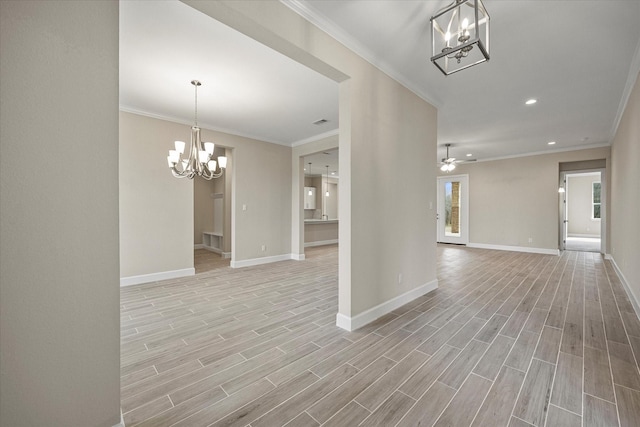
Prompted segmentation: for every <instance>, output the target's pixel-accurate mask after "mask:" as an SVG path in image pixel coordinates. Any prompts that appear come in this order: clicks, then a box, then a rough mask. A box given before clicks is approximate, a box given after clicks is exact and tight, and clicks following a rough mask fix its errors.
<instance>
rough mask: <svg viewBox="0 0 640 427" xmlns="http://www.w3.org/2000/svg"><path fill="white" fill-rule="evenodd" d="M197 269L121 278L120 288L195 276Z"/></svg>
mask: <svg viewBox="0 0 640 427" xmlns="http://www.w3.org/2000/svg"><path fill="white" fill-rule="evenodd" d="M194 274H196V269H195V268H183V269H182V270H171V271H161V272H159V273H151V274H141V275H140V276H129V277H121V278H120V286H131V285H139V284H140V283H149V282H157V281H159V280H167V279H177V278H179V277H186V276H193V275H194Z"/></svg>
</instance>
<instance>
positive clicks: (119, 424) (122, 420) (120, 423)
mask: <svg viewBox="0 0 640 427" xmlns="http://www.w3.org/2000/svg"><path fill="white" fill-rule="evenodd" d="M113 427H126V426H125V425H124V417H123V416H122V409H120V422H119V423H118V424H116V425H114V426H113Z"/></svg>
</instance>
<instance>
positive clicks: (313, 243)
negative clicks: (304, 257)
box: [304, 239, 338, 248]
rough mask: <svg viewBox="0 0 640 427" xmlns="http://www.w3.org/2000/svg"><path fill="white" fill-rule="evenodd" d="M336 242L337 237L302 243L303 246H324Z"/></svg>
mask: <svg viewBox="0 0 640 427" xmlns="http://www.w3.org/2000/svg"><path fill="white" fill-rule="evenodd" d="M336 243H338V239H333V240H318V241H317V242H307V243H305V244H304V247H305V248H309V247H312V246H326V245H335V244H336Z"/></svg>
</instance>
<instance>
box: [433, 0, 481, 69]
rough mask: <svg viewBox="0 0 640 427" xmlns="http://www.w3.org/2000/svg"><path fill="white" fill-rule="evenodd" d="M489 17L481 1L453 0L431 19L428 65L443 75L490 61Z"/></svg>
mask: <svg viewBox="0 0 640 427" xmlns="http://www.w3.org/2000/svg"><path fill="white" fill-rule="evenodd" d="M489 19H490V18H489V14H488V13H487V10H486V9H485V7H484V4H483V3H482V0H455V1H454V2H453V3H452V4H450V5H449V6H447V7H445V8H444V9H441V10H440V11H439V12H437V13H436V15H435V16H433V17H431V43H432V51H431V55H432V56H431V62H433V63H434V64H435V66H436V67H438V69H439V70H440V71H442V73H443V74H444V75H449V74H453V73H456V72H458V71H461V70H464V69H465V68H469V67H471V66H473V65H476V64H480V63H482V62H485V61H488V60H489Z"/></svg>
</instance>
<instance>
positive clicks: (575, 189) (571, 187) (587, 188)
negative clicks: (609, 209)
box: [567, 175, 600, 237]
mask: <svg viewBox="0 0 640 427" xmlns="http://www.w3.org/2000/svg"><path fill="white" fill-rule="evenodd" d="M599 181H600V175H593V176H567V219H568V220H569V223H568V226H567V231H568V233H569V236H588V237H600V220H599V219H591V215H592V212H591V209H592V199H591V198H592V194H591V193H592V185H593V183H594V182H599Z"/></svg>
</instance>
